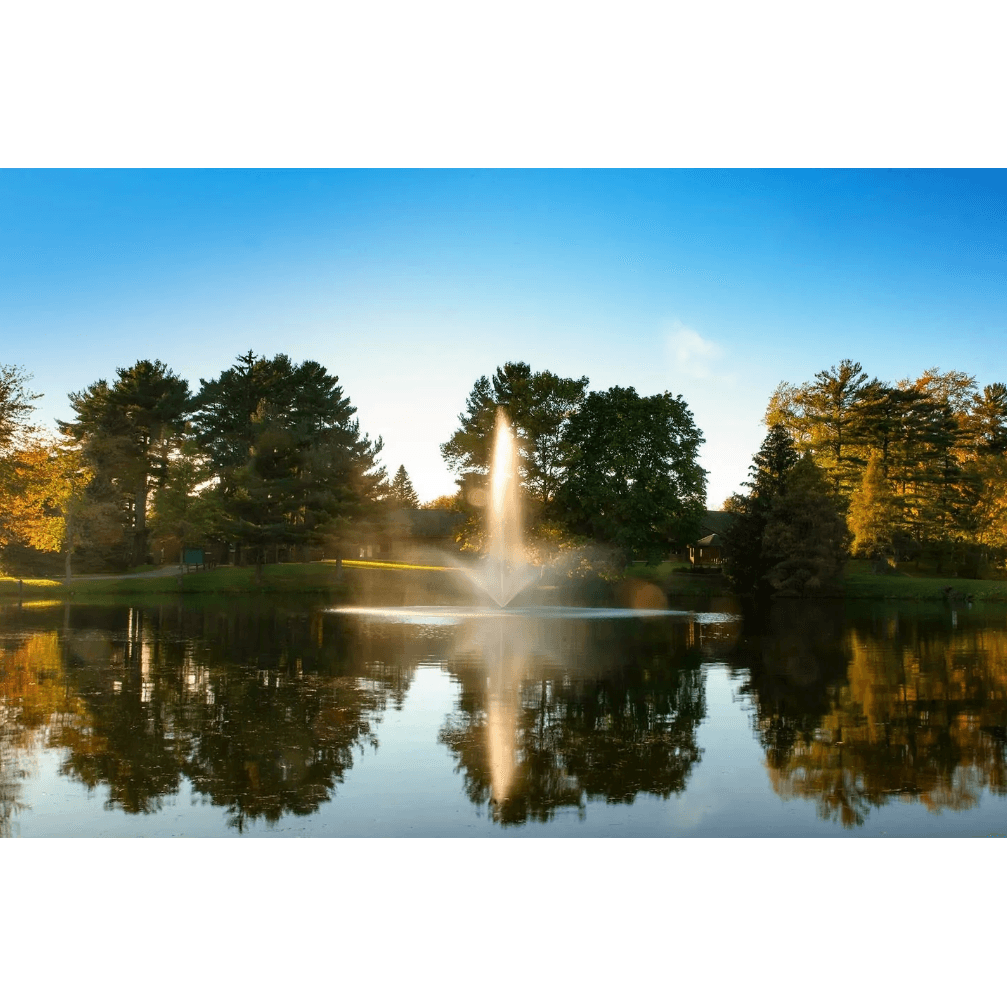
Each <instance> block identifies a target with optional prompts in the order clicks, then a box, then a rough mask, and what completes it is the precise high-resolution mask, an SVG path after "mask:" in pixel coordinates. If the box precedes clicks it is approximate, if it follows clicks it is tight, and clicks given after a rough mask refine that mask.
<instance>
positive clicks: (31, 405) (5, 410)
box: [0, 364, 42, 452]
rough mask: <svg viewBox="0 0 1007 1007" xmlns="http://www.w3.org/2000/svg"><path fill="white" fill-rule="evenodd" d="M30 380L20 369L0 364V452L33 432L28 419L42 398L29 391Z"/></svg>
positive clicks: (30, 377) (22, 369)
mask: <svg viewBox="0 0 1007 1007" xmlns="http://www.w3.org/2000/svg"><path fill="white" fill-rule="evenodd" d="M31 379H32V375H31V374H29V373H28V372H27V371H25V370H24V368H22V367H18V366H16V365H11V364H0V452H3V451H4V450H6V449H7V448H8V447H9V446H10V445H11V444H12V443H16V442H17V440H18V439H19V437H21V436H23V435H25V434H29V433H31V432H32V430H33V428H32V427H31V424H30V423H29V418H30V416H31V414H32V413H33V412H34V411H35V402H36V401H37V400H38V399H40V398H42V396H41V395H39V394H36V393H34V392H32V391H31V389H29V387H28V382H29V381H31Z"/></svg>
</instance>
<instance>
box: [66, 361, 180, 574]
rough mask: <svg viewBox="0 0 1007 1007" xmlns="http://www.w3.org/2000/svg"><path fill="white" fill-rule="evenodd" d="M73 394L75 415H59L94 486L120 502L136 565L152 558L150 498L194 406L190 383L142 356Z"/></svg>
mask: <svg viewBox="0 0 1007 1007" xmlns="http://www.w3.org/2000/svg"><path fill="white" fill-rule="evenodd" d="M116 375H117V378H116V381H115V383H114V384H112V385H109V384H108V382H107V381H105V380H104V379H102V380H100V381H96V382H94V383H93V384H92V385H89V386H88V387H87V388H86V389H84V391H81V392H75V393H71V395H70V405H71V406H72V408H73V411H74V412H75V413H76V416H77V418H76V420H73V421H66V420H58V421H57V423H58V424H59V428H60V431H61V432H62V433H63V434H64V435H66V436H67V437H70V438H72V439H73V440H74V441H75V442H76V443H77V444H79V445H80V446H81V447H82V448H83V453H84V460H85V462H86V463H87V464H88V465H89V466H90V467H91V468H92V469H94V470H95V476H96V479H95V484H94V487H95V490H96V491H98V490H100V489H101V488H104V489H105V490H107V492H108V494H109V496H111V497H113V498H118V499H119V500H120V501H121V504H122V508H123V513H124V515H125V525H126V528H127V530H128V533H129V536H130V539H131V548H130V554H131V558H132V562H133V563H134V564H135V565H138V564H141V563H143V562H145V561H146V558H147V501H148V496H149V494H150V492H151V490H153V489H155V488H156V487H157V486H159V485H161V483H162V482H163V481H164V478H165V475H166V473H167V469H168V457H169V455H170V454H171V452H172V450H173V449H174V448H175V447H176V446H177V444H178V443H179V440H180V438H181V436H182V433H183V430H184V426H185V417H186V415H187V414H188V412H189V409H190V399H189V385H188V382H187V381H185V380H184V379H183V378H180V377H179V376H178V375H177V374H175V373H174V372H173V371H171V370H169V369H168V367H167V365H166V364H163V363H162V362H161V361H160V360H155V361H153V362H151V361H150V360H138V361H137V362H136V363H135V364H134V365H133V366H132V367H128V368H123V367H120V368H118V369H117V370H116Z"/></svg>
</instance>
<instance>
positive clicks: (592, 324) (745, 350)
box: [0, 170, 1007, 507]
mask: <svg viewBox="0 0 1007 1007" xmlns="http://www.w3.org/2000/svg"><path fill="white" fill-rule="evenodd" d="M1005 209H1007V173H1004V172H990V171H985V172H983V171H959V172H914V171H893V172H851V171H836V172H832V171H794V172H771V171H754V170H750V171H728V172H713V171H643V170H626V171H602V170H589V171H466V170H456V171H365V170H356V171H342V170H340V171H163V172H162V171H3V172H0V363H5V364H19V365H22V366H23V367H24V368H25V369H27V370H28V371H30V372H32V373H33V374H34V379H33V381H32V382H31V384H32V387H33V389H34V390H35V391H38V392H42V393H44V399H43V400H42V401H41V403H40V410H39V414H38V416H39V418H40V419H41V421H42V422H43V423H45V424H48V425H52V421H53V420H54V418H55V417H60V418H69V416H70V415H71V412H70V409H69V404H68V401H67V394H68V393H69V392H72V391H76V390H80V389H82V388H84V387H86V386H87V385H88V384H90V383H91V382H92V381H95V380H97V379H98V378H108V379H110V380H113V379H114V377H115V368H116V367H123V366H128V365H130V364H132V363H134V362H135V361H136V360H137V359H140V358H143V357H149V358H154V357H159V358H160V359H162V360H163V361H165V362H166V363H167V364H168V365H169V366H170V367H171V368H173V369H174V370H175V371H176V372H178V373H179V374H181V375H182V376H183V377H185V378H187V379H188V381H189V383H190V386H191V387H192V388H193V389H194V390H198V387H199V378H201V377H202V378H212V377H215V376H216V375H218V374H219V373H220V371H221V370H223V369H225V368H226V367H228V366H230V365H231V364H232V363H233V362H234V359H235V357H236V356H237V355H238V354H239V353H242V352H244V351H246V350H248V349H253V350H254V351H255V352H257V353H259V354H264V355H269V356H271V355H273V354H275V353H278V352H284V353H287V354H289V355H290V356H291V357H292V358H293V359H294V360H295V361H300V360H303V359H306V358H313V359H315V360H318V361H319V362H321V363H322V364H324V365H325V366H326V367H327V368H328V369H329V370H330V371H331V372H332V373H334V374H337V375H338V376H339V378H340V382H341V384H342V387H343V389H344V391H345V392H346V393H347V394H348V395H349V396H350V399H351V401H352V402H353V403H354V404H355V405H356V406H357V409H358V416H359V419H360V421H361V428H362V429H363V430H365V431H366V432H368V433H370V434H371V435H372V436H381V437H383V438H384V442H385V448H384V452H383V454H382V459H383V461H384V464H385V465H386V467H387V468H388V471H389V473H390V474H391V473H393V472H394V471H395V469H396V468H397V467H398V466H399V465H400V464H404V465H405V466H406V469H407V470H408V471H409V473H410V475H411V477H412V479H413V482H414V484H415V486H416V489H417V491H418V493H419V494H420V497H421V498H423V499H430V498H432V497H434V496H437V495H439V494H441V493H447V492H451V491H452V490H453V488H454V484H453V477H452V476H451V474H450V473H448V471H447V470H446V469H445V467H444V465H443V463H442V461H441V458H440V452H439V450H438V446H439V445H440V444H441V443H442V442H443V441H445V440H447V439H448V437H449V436H450V435H451V433H452V431H453V430H454V428H455V426H456V423H457V415H458V413H459V412H461V411H462V409H463V408H464V404H465V398H466V395H467V394H468V393H469V391H470V390H471V388H472V384H473V382H474V381H475V380H476V378H478V377H479V376H480V375H482V374H489V373H491V372H492V371H493V369H494V368H496V367H497V366H498V365H500V364H503V363H504V362H506V361H508V360H525V361H527V362H528V363H529V364H531V366H532V367H533V368H534V369H535V370H542V369H549V370H552V371H555V372H557V373H559V374H561V375H565V376H578V377H579V376H580V375H587V377H588V378H589V379H590V386H589V387H590V388H592V389H596V390H601V389H605V388H608V387H610V386H612V385H616V384H618V385H623V386H626V385H632V386H633V387H635V388H636V389H637V390H638V391H639V392H640V393H641V394H652V393H655V392H660V391H664V390H669V391H671V392H673V393H676V394H678V393H680V394H681V395H683V396H684V398H685V399H686V401H687V402H688V403H689V405H690V406H691V408H692V410H693V413H694V415H695V418H696V422H697V424H698V425H699V427H700V428H701V429H702V430H703V432H704V434H705V436H706V444H705V445H704V448H703V451H702V456H701V460H702V463H703V465H704V466H705V467H706V468H707V469H708V470H709V495H708V504H709V505H710V506H712V507H719V506H720V504H721V503H722V501H723V500H724V499H725V497H726V496H727V495H729V494H730V493H731V492H732V491H734V490H736V489H737V488H738V487H739V484H740V483H741V481H742V480H743V479H744V478H745V476H746V470H747V466H748V464H749V462H750V460H751V455H752V453H753V452H754V451H755V450H756V449H757V448H758V445H759V443H760V441H761V440H762V437H763V436H764V432H765V431H764V428H763V427H762V426H761V419H762V415H763V412H764V410H765V407H766V403H767V401H768V398H769V396H770V394H771V393H772V391H773V389H774V388H775V386H776V385H777V384H778V383H779V382H780V381H784V380H786V381H792V382H800V381H803V380H807V379H809V378H811V377H812V376H813V375H814V373H815V372H816V371H818V370H821V369H823V368H826V367H828V366H830V365H831V364H834V363H837V362H838V361H839V360H840V359H842V358H844V357H850V358H853V359H854V360H859V361H860V362H861V363H862V364H863V366H864V369H865V370H866V371H867V372H868V373H869V374H870V375H872V376H877V377H881V378H884V379H887V380H897V379H899V378H902V377H907V376H915V375H917V374H919V373H920V372H921V371H922V370H923V369H925V368H927V367H935V366H936V367H940V368H942V369H948V368H956V369H959V370H965V371H967V372H969V373H970V374H974V375H975V376H976V377H977V379H978V380H979V383H980V385H982V384H985V383H988V382H991V381H995V380H1007V354H1005V346H1007V317H1005V308H1007V296H1005V295H1007V289H1005V275H1007V269H1005V266H1007V262H1005V258H1007V218H1005Z"/></svg>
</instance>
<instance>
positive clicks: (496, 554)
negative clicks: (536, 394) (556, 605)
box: [465, 409, 539, 608]
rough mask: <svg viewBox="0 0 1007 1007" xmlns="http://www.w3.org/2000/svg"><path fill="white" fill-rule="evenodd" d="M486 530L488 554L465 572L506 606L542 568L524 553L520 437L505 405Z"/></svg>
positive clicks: (492, 468) (499, 423) (492, 471)
mask: <svg viewBox="0 0 1007 1007" xmlns="http://www.w3.org/2000/svg"><path fill="white" fill-rule="evenodd" d="M486 531H487V549H486V558H485V560H483V562H482V563H481V564H480V565H479V566H478V567H476V568H475V569H467V570H466V571H465V573H466V575H467V576H468V578H469V580H471V581H472V582H473V583H474V584H476V585H477V586H478V587H480V588H481V589H482V590H483V591H485V592H486V593H487V594H488V595H489V596H490V597H491V598H492V599H493V600H494V601H495V602H496V603H497V604H498V605H499V606H500V607H501V608H503V607H504V606H505V605H507V604H508V603H509V602H510V601H511V600H512V599H513V598H514V597H515V596H516V595H517V594H519V593H520V592H521V591H523V590H524V589H525V588H526V587H528V586H529V585H530V584H532V583H534V581H535V580H536V578H537V577H538V576H539V571H538V569H537V568H536V567H533V566H531V565H530V564H529V563H528V560H527V557H526V556H525V551H524V535H523V533H522V529H521V481H520V478H519V475H518V451H517V439H516V438H515V437H514V431H513V430H512V429H511V425H510V423H508V422H507V417H506V416H505V415H504V412H503V410H502V409H501V410H498V411H497V424H496V433H495V434H494V437H493V456H492V458H491V459H490V485H489V499H488V500H487V504H486Z"/></svg>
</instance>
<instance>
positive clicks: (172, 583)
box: [0, 560, 450, 601]
mask: <svg viewBox="0 0 1007 1007" xmlns="http://www.w3.org/2000/svg"><path fill="white" fill-rule="evenodd" d="M343 568H344V572H343V574H342V576H340V575H339V573H338V572H337V568H336V562H335V560H324V561H322V562H316V563H269V564H266V565H265V566H263V568H262V583H261V584H256V582H255V567H254V566H239V567H232V566H220V567H217V568H216V569H214V570H196V571H193V572H192V573H185V574H181V575H178V574H175V573H169V574H167V575H165V576H159V577H136V576H124V577H104V576H103V577H101V578H97V579H94V580H91V579H87V578H84V577H80V578H77V577H75V578H74V579H73V581H72V583H71V585H70V587H69V588H67V586H66V584H65V583H64V582H63V581H62V580H55V579H49V578H31V577H26V578H24V580H23V597H24V599H25V600H26V601H28V600H31V599H38V598H73V599H74V600H75V601H87V600H90V599H92V598H93V599H100V598H112V597H114V598H124V599H148V600H153V599H155V598H165V597H172V596H177V595H179V594H184V595H204V596H209V595H220V596H227V595H263V594H328V595H332V596H336V597H342V596H345V595H346V594H347V593H348V592H349V590H350V584H352V583H353V582H354V581H356V580H358V579H359V577H360V574H361V573H362V572H365V571H370V572H372V573H373V574H374V575H375V576H376V577H378V579H380V580H386V579H387V578H388V576H389V575H392V576H393V578H394V579H398V578H396V577H394V575H396V574H398V575H401V576H402V577H403V578H404V579H406V580H416V579H421V580H423V581H426V580H427V579H428V578H430V577H434V578H435V579H439V578H438V574H440V573H446V572H448V571H449V569H450V568H448V567H439V566H419V565H416V564H410V563H384V562H376V561H369V560H344V561H343ZM151 569H152V568H151V567H144V568H141V569H140V570H137V571H136V572H137V573H143V572H146V571H149V570H151ZM21 596H22V588H21V586H20V584H19V581H18V579H17V578H16V577H0V598H3V599H6V600H8V601H14V600H16V599H18V598H20V597H21Z"/></svg>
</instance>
